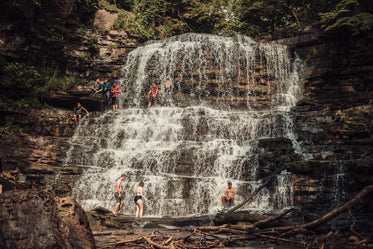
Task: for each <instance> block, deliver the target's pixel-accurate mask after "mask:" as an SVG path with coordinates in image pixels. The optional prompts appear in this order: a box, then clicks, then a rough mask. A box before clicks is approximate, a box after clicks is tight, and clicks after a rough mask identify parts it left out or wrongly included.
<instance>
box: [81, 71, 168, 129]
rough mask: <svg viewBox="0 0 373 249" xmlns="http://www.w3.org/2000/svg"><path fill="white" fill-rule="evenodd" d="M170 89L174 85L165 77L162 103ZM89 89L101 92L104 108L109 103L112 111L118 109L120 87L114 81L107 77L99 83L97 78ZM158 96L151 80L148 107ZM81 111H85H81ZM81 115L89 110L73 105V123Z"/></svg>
mask: <svg viewBox="0 0 373 249" xmlns="http://www.w3.org/2000/svg"><path fill="white" fill-rule="evenodd" d="M172 89H174V85H173V84H172V83H171V81H170V79H169V78H167V79H166V81H165V82H164V84H163V91H164V96H163V100H164V102H163V104H167V102H168V99H169V95H170V93H171V91H172ZM91 90H92V91H93V93H94V94H96V93H102V95H103V97H104V109H106V108H107V107H109V106H110V103H111V105H112V108H113V111H116V110H118V107H119V103H118V96H119V93H120V87H119V86H118V85H117V84H116V83H115V82H114V83H113V85H111V83H110V82H108V80H107V79H105V80H104V82H103V83H101V82H100V79H99V78H97V79H96V81H95V82H93V83H92V86H91ZM158 97H159V86H157V85H156V84H155V83H154V82H152V83H151V86H150V90H149V92H148V94H147V99H148V109H149V108H150V107H151V106H152V105H153V106H157V101H158ZM83 111H84V112H85V113H83ZM83 115H86V116H89V112H88V110H87V109H86V108H84V107H83V106H82V105H81V104H80V103H77V104H76V107H74V121H75V124H78V123H79V122H80V120H81V118H82V117H83Z"/></svg>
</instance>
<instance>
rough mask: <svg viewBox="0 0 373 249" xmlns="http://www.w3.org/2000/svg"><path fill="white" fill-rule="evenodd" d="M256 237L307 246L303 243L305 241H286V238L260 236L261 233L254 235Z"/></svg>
mask: <svg viewBox="0 0 373 249" xmlns="http://www.w3.org/2000/svg"><path fill="white" fill-rule="evenodd" d="M254 235H256V236H259V237H263V238H269V239H273V240H280V241H284V242H288V243H296V244H301V245H307V243H306V242H303V241H297V240H291V239H284V238H279V237H274V236H270V235H265V234H260V233H258V234H254Z"/></svg>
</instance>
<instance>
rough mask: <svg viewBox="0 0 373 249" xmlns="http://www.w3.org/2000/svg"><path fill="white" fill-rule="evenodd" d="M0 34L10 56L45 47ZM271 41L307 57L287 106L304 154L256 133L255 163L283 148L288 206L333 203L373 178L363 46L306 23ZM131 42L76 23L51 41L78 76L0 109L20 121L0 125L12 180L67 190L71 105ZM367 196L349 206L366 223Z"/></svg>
mask: <svg viewBox="0 0 373 249" xmlns="http://www.w3.org/2000/svg"><path fill="white" fill-rule="evenodd" d="M93 38H94V39H93ZM2 40H3V41H4V44H6V45H5V46H4V48H3V49H4V51H5V52H6V53H7V56H8V57H12V58H14V59H15V58H19V57H17V56H18V55H19V54H22V53H23V52H25V51H28V52H27V53H28V54H29V55H31V56H32V54H34V55H36V57H37V56H39V55H40V54H41V53H43V52H42V51H44V49H45V46H44V44H42V45H40V44H39V45H38V44H37V42H34V43H32V46H31V45H30V41H29V40H26V39H23V37H22V36H16V35H9V34H4V33H2ZM92 40H94V41H95V44H96V45H98V47H99V50H98V54H99V56H98V57H97V58H88V57H89V56H90V55H91V50H90V49H91V45H92V44H91V45H90V41H92ZM270 40H276V42H280V43H283V44H286V45H289V46H291V47H292V49H293V51H294V52H295V53H296V55H297V56H299V57H300V58H301V59H302V60H303V61H304V62H305V63H306V68H305V70H304V72H303V75H304V78H305V82H304V97H303V99H302V100H301V101H300V102H299V103H298V104H297V106H296V107H294V109H293V110H292V112H291V115H292V117H293V119H294V120H295V127H296V134H297V136H298V138H297V139H298V141H299V142H301V143H302V144H303V149H304V152H305V153H307V154H308V159H307V160H300V159H299V158H297V157H296V156H295V155H294V151H293V150H292V149H291V148H290V147H289V141H286V140H277V141H274V140H271V141H265V140H262V141H260V143H261V144H260V146H261V148H262V149H263V150H264V151H265V152H266V153H267V156H266V157H263V158H261V159H260V164H261V166H262V171H263V172H265V171H266V169H269V168H272V167H275V166H276V165H275V164H274V162H273V160H272V161H271V159H272V158H273V157H277V156H279V157H281V158H282V159H283V160H284V163H285V166H286V168H287V169H288V170H289V171H290V172H292V173H294V177H293V187H294V205H296V206H300V207H302V208H303V209H304V210H305V211H307V212H309V213H314V214H315V215H320V214H323V213H325V212H326V211H328V210H330V208H331V207H330V203H334V205H337V204H341V203H343V202H345V201H346V200H348V199H349V198H351V197H352V196H353V195H354V194H355V193H357V192H358V191H359V190H361V189H362V188H363V187H364V186H366V185H368V184H372V182H373V177H372V175H373V174H372V173H373V169H372V166H371V165H372V161H373V158H372V155H373V153H372V146H371V144H372V140H373V136H372V129H373V123H372V121H373V119H372V118H373V113H372V112H373V103H372V102H371V98H372V84H371V80H372V69H373V66H372V56H371V53H372V52H371V51H372V50H371V45H369V44H366V43H364V42H360V40H356V41H355V40H354V39H353V38H349V39H345V38H344V37H340V36H338V35H334V34H330V33H323V32H320V31H318V30H313V29H311V30H304V31H303V32H300V33H297V34H294V33H292V34H291V36H290V37H289V36H285V37H271V38H270ZM138 44H139V43H138V42H137V41H136V39H135V38H132V37H129V36H128V34H126V33H125V32H122V31H116V30H106V31H105V30H104V31H100V32H98V31H92V30H85V29H77V30H76V31H75V32H74V35H72V36H69V37H66V38H65V40H64V41H63V42H61V43H59V47H58V51H59V53H58V56H62V57H63V58H64V60H65V62H66V72H67V73H70V74H73V75H76V76H77V77H79V78H80V79H83V83H82V84H80V85H76V86H73V87H72V88H70V89H68V90H66V91H55V92H50V93H48V94H46V95H45V96H44V99H45V101H46V102H47V103H48V104H49V105H50V108H48V109H45V110H32V111H24V112H22V111H19V110H13V109H11V108H8V107H3V108H2V109H1V112H2V114H4V115H5V114H6V115H8V116H11V117H12V118H13V123H14V124H22V125H23V127H24V126H27V129H22V130H21V131H20V130H18V131H16V132H14V133H10V134H5V133H3V134H2V137H1V145H2V146H1V154H2V159H3V162H4V163H3V166H2V167H3V169H4V170H18V172H19V173H18V178H19V179H20V180H22V181H24V182H27V183H31V184H33V185H35V186H37V187H41V188H47V189H51V190H52V191H53V192H55V193H56V194H58V195H61V196H68V195H71V190H72V187H73V182H74V181H75V179H76V178H77V177H79V175H80V174H81V169H79V168H76V167H69V166H62V165H63V161H64V158H65V156H66V151H67V148H68V147H69V145H68V140H69V139H70V137H71V136H72V134H73V131H74V128H75V127H74V125H73V123H72V120H71V115H72V112H71V109H72V107H73V105H74V103H75V102H76V101H80V102H81V103H82V104H83V106H85V107H87V108H88V109H89V110H90V111H100V110H101V109H102V99H101V97H100V96H95V95H93V94H92V93H90V90H89V87H90V82H91V81H92V80H93V79H95V78H96V77H101V78H114V79H115V78H118V77H119V76H120V70H121V68H122V66H123V64H124V61H125V58H126V55H127V54H128V52H129V51H131V50H132V49H133V48H135V47H136V46H138ZM31 47H32V49H31V50H30V48H31ZM49 49H53V47H52V48H51V47H49ZM294 55H295V54H294ZM50 56H56V54H52V55H50ZM48 58H49V57H48ZM234 97H236V98H237V99H238V100H239V99H240V96H234ZM95 115H100V113H94V114H93V117H94V116H95ZM56 179H57V180H58V181H57V182H58V184H56ZM5 191H8V190H7V189H6V188H5ZM371 200H372V198H370V201H368V202H366V204H364V205H363V206H361V207H360V209H359V210H356V212H357V214H358V216H360V217H363V218H364V219H365V222H366V224H371V223H372V219H371V217H369V216H367V214H369V213H371V211H372V210H371V207H372V206H373V205H372V201H371ZM346 221H348V220H346Z"/></svg>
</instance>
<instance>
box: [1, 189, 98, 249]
mask: <svg viewBox="0 0 373 249" xmlns="http://www.w3.org/2000/svg"><path fill="white" fill-rule="evenodd" d="M0 221H1V222H0V231H2V235H3V241H5V244H6V245H7V247H8V248H14V249H16V248H95V244H94V240H93V236H92V232H91V230H90V228H89V226H88V222H87V218H86V216H85V213H84V211H83V209H82V208H81V207H80V205H79V204H77V203H76V202H75V201H74V200H73V199H71V198H70V199H59V198H58V197H55V196H53V194H52V193H51V192H48V191H39V190H32V189H28V190H11V191H7V192H5V193H4V194H2V195H0Z"/></svg>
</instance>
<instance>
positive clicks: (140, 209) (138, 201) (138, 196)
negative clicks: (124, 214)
mask: <svg viewBox="0 0 373 249" xmlns="http://www.w3.org/2000/svg"><path fill="white" fill-rule="evenodd" d="M143 188H144V182H140V183H139V186H138V187H137V188H136V191H135V199H134V201H135V205H136V214H135V217H139V218H141V217H142V215H143V213H144V203H143V201H142V198H144V200H145V201H148V199H146V198H145V196H144V194H143V193H142V192H143Z"/></svg>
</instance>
